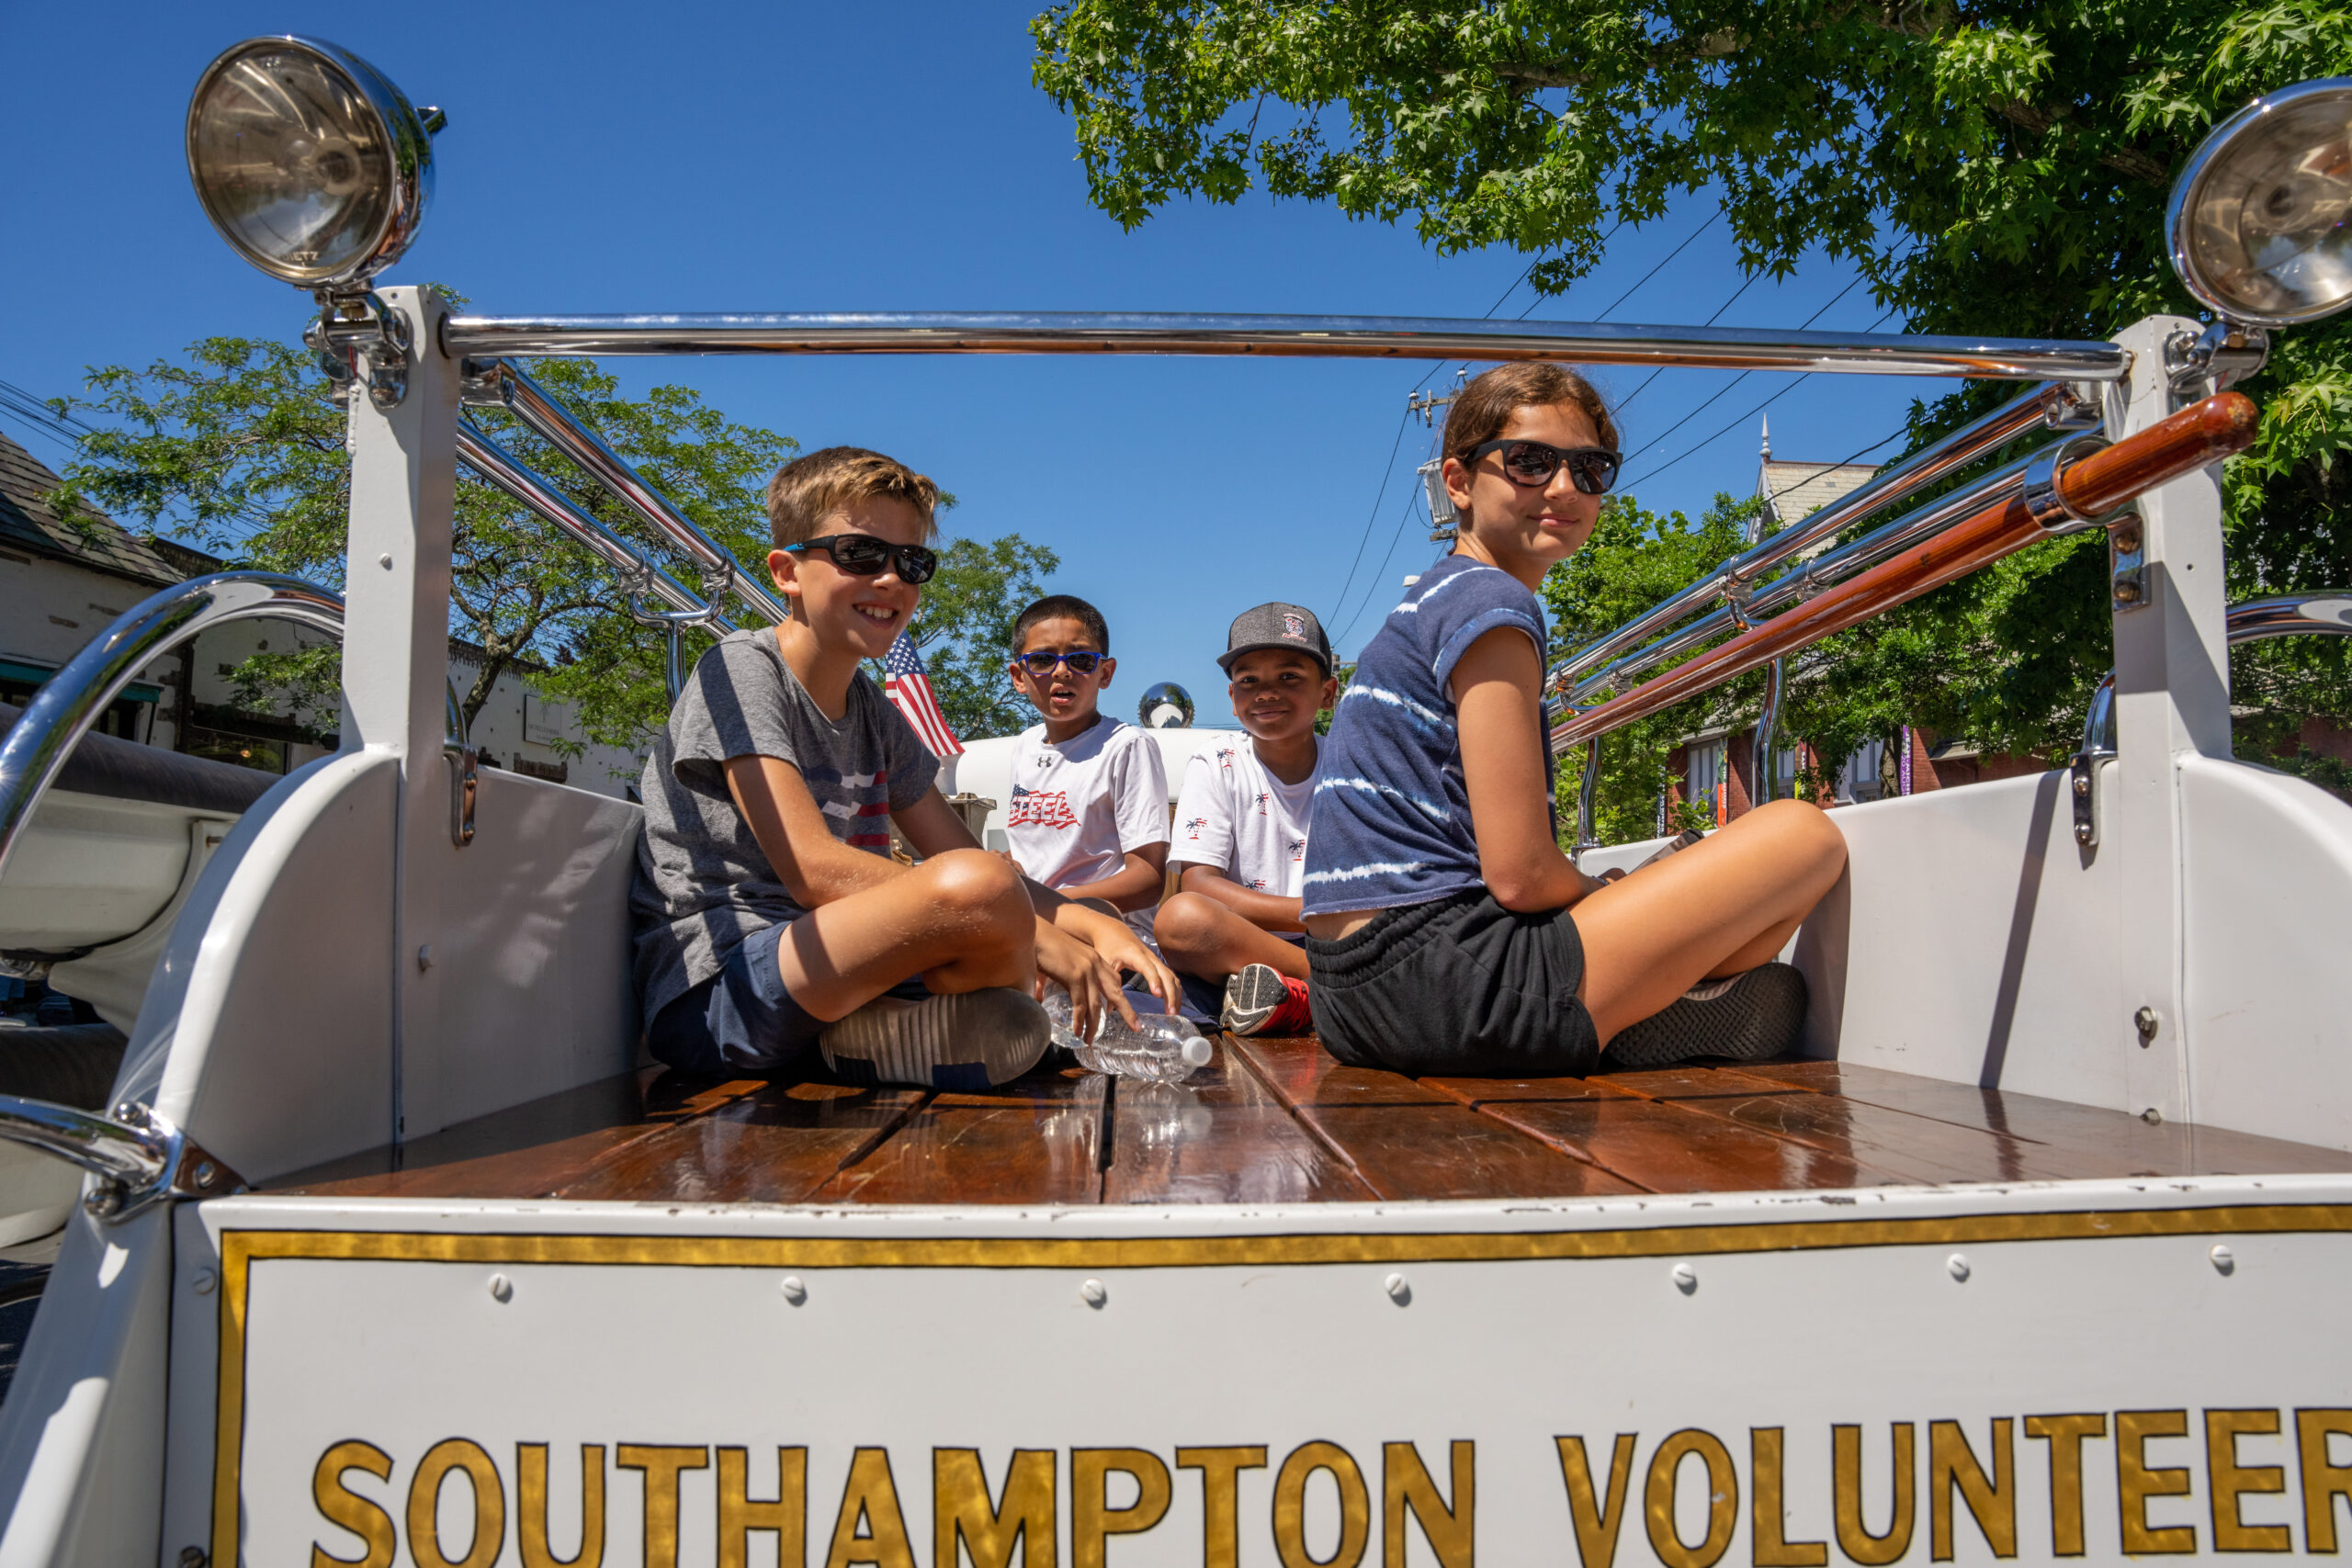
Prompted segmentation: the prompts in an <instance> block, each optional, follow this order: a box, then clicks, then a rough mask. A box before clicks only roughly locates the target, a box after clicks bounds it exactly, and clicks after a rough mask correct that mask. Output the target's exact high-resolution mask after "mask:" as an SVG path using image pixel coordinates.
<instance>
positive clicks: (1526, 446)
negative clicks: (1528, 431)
mask: <svg viewBox="0 0 2352 1568" xmlns="http://www.w3.org/2000/svg"><path fill="white" fill-rule="evenodd" d="M1489 452H1500V453H1501V454H1502V455H1503V472H1504V473H1505V474H1506V475H1508V476H1509V477H1510V481H1511V483H1513V484H1519V485H1529V486H1533V485H1547V484H1550V483H1551V482H1552V476H1553V475H1554V474H1556V473H1558V472H1559V471H1560V466H1561V465H1562V464H1564V463H1565V464H1566V465H1567V469H1568V479H1569V481H1570V482H1571V483H1573V484H1574V485H1575V486H1576V487H1577V489H1578V490H1580V491H1583V492H1584V493H1585V494H1587V495H1605V494H1607V493H1608V491H1609V487H1610V486H1611V485H1613V484H1615V483H1616V482H1617V465H1618V463H1619V462H1620V461H1621V459H1620V458H1619V457H1618V456H1617V454H1616V453H1614V452H1611V451H1609V450H1608V449H1606V448H1605V447H1600V446H1552V445H1550V444H1549V443H1547V442H1543V441H1530V440H1528V439H1527V438H1526V437H1524V436H1517V435H1515V436H1511V437H1510V438H1508V439H1506V440H1502V441H1489V442H1487V443H1485V444H1484V445H1482V446H1473V447H1472V448H1470V460H1471V461H1472V462H1474V463H1475V462H1476V461H1477V460H1478V459H1479V458H1481V457H1485V456H1486V455H1487V453H1489Z"/></svg>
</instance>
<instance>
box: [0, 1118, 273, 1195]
mask: <svg viewBox="0 0 2352 1568" xmlns="http://www.w3.org/2000/svg"><path fill="white" fill-rule="evenodd" d="M0 1140H6V1142H9V1143H13V1144H22V1145H26V1146H27V1147H28V1148H35V1149H39V1150H40V1152H42V1153H43V1154H49V1155H54V1156H57V1157H58V1158H60V1159H62V1160H65V1161H67V1162H68V1163H70V1164H73V1165H76V1166H79V1167H81V1168H82V1169H83V1170H85V1171H86V1172H88V1173H89V1175H90V1177H91V1181H90V1185H89V1189H88V1190H86V1191H85V1192H84V1193H83V1195H82V1207H83V1208H85V1209H86V1210H88V1211H89V1212H90V1213H92V1214H94V1215H96V1217H97V1218H99V1219H102V1220H106V1221H108V1222H110V1223H119V1222H120V1221H123V1220H127V1219H129V1218H130V1217H131V1216H132V1215H133V1214H136V1213H140V1212H141V1210H144V1209H147V1208H149V1207H151V1206H152V1205H153V1204H155V1203H158V1202H161V1201H163V1200H164V1199H166V1198H223V1197H226V1196H228V1195H229V1194H230V1193H232V1192H241V1191H243V1190H244V1188H245V1185H246V1183H245V1179H244V1178H243V1177H241V1176H239V1175H238V1174H237V1173H236V1172H235V1171H233V1170H232V1169H230V1168H229V1167H228V1166H227V1165H226V1164H225V1163H224V1162H222V1161H220V1160H219V1159H216V1158H214V1157H213V1156H211V1155H210V1154H208V1153H207V1152H206V1151H205V1150H204V1149H203V1148H202V1147H200V1146H199V1145H198V1144H197V1142H196V1140H195V1139H193V1138H191V1137H189V1136H188V1135H187V1134H185V1133H183V1132H181V1131H180V1130H179V1129H178V1128H177V1127H175V1126H173V1125H172V1124H171V1122H167V1121H165V1120H164V1118H163V1117H161V1116H159V1115H157V1114H156V1113H155V1112H154V1111H152V1110H150V1109H149V1108H148V1107H146V1106H144V1105H140V1104H137V1103H135V1102H132V1101H125V1102H124V1103H122V1104H120V1105H118V1106H116V1107H115V1108H114V1111H113V1112H112V1113H111V1114H109V1115H106V1116H100V1115H98V1114H96V1112H94V1111H82V1110H78V1109H76V1108H74V1106H70V1105H58V1104H54V1103H52V1102H51V1101H49V1100H28V1099H26V1098H23V1097H22V1096H18V1095H13V1094H0Z"/></svg>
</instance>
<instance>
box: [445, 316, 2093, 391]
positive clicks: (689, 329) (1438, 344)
mask: <svg viewBox="0 0 2352 1568" xmlns="http://www.w3.org/2000/svg"><path fill="white" fill-rule="evenodd" d="M441 342H442V346H443V347H444V349H446V350H447V352H448V353H450V354H455V355H481V356H491V355H564V354H593V355H629V354H1205V355H1301V356H1312V357H1315V358H1320V359H1347V358H1363V359H1466V360H1512V359H1562V360H1574V361H1577V362H1578V363H1580V364H1586V365H1637V366H1654V365H1686V366H1696V367H1702V368H1708V369H1731V370H1794V371H1831V372H1846V373H1851V374H1856V375H1866V376H1966V377H1980V378H1993V379H2006V380H2018V381H2026V380H2065V381H2120V380H2121V379H2122V378H2124V376H2125V375H2126V374H2128V373H2129V370H2130V366H2131V356H2130V355H2127V354H2126V353H2125V352H2124V351H2123V350H2122V349H2120V348H2119V347H2117V346H2116V345H2115V344H2111V343H2078V342H2071V341H2063V340H2049V341H2044V340H2039V339H2031V338H1962V337H1905V336H1903V335H1901V334H1899V333H1814V332H1775V331H1770V330H1759V329H1750V328H1740V327H1680V326H1636V325H1617V324H1615V323H1611V322H1600V321H1485V320H1480V321H1464V320H1458V319H1453V320H1449V319H1446V318H1442V317H1412V316H1237V315H1176V314H1159V313H1144V312H1120V311H1108V312H1080V311H1070V312H1064V311H1043V312H1036V313H1030V312H1024V311H1011V310H1005V311H997V310H970V311H957V310H949V311H834V312H812V313H808V314H793V313H763V312H746V313H742V314H717V315H609V316H485V315H461V316H451V317H449V318H448V319H447V321H445V322H444V323H443V325H442V329H441Z"/></svg>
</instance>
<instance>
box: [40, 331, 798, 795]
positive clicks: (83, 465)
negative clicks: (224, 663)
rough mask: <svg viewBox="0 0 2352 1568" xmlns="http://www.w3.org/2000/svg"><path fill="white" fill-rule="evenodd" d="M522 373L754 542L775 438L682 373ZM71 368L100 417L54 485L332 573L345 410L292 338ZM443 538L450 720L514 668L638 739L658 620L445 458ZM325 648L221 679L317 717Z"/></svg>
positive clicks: (603, 514)
mask: <svg viewBox="0 0 2352 1568" xmlns="http://www.w3.org/2000/svg"><path fill="white" fill-rule="evenodd" d="M533 374H534V375H535V376H536V377H537V378H538V379H539V380H540V381H541V383H542V384H544V385H545V386H547V388H548V389H549V390H550V391H552V392H553V393H555V394H556V396H557V397H559V398H560V399H561V400H562V401H563V402H564V404H565V405H566V406H567V407H569V408H570V409H571V411H572V412H574V413H575V414H577V415H578V416H579V417H580V418H581V419H582V421H583V422H584V423H587V424H588V425H589V426H590V428H592V429H594V431H595V432H596V433H597V434H599V435H601V436H603V437H604V439H605V441H606V442H607V443H609V444H610V445H611V446H612V447H613V448H614V449H615V450H616V451H617V452H619V453H620V454H621V456H622V457H626V458H628V460H629V461H630V462H631V463H633V464H635V465H636V466H637V468H638V469H639V471H640V472H641V473H643V474H644V475H645V476H646V478H647V479H649V480H650V481H651V482H652V484H653V485H654V487H655V488H656V489H658V490H659V491H662V494H663V495H665V496H667V497H668V498H669V499H670V500H671V502H673V504H674V505H676V506H677V508H678V509H679V510H680V511H681V512H683V513H685V514H686V515H687V516H688V517H690V518H691V519H693V520H694V522H695V525H697V526H699V527H701V528H702V529H704V530H705V531H706V532H707V533H708V534H710V535H711V536H713V537H714V538H716V539H718V541H719V542H720V543H721V544H722V545H725V546H726V547H728V548H729V549H731V550H733V551H735V553H736V554H737V556H738V557H739V558H741V559H744V560H747V561H751V562H754V563H756V562H758V561H760V560H761V559H763V558H764V556H765V554H766V539H765V529H764V520H765V513H764V510H763V498H762V489H763V486H764V485H765V483H766V481H767V479H768V476H769V475H770V474H772V473H774V472H775V468H776V465H777V464H778V462H780V461H781V460H782V458H783V457H784V456H785V455H786V453H788V452H790V451H791V450H793V443H792V442H790V441H789V440H787V439H786V438H785V437H783V436H780V435H777V434H775V433H773V432H770V431H765V430H760V429H756V428H753V427H751V426H746V425H740V424H734V423H729V421H728V420H727V419H726V418H725V416H724V415H722V414H721V413H719V412H718V410H716V409H713V408H710V407H709V406H707V404H705V403H704V402H703V401H702V400H701V398H700V397H699V396H698V395H697V394H696V393H695V392H694V391H693V390H692V389H688V388H684V387H656V388H655V389H652V391H650V393H648V394H647V395H646V396H645V397H644V398H642V399H627V398H623V397H621V396H620V391H619V385H618V383H617V382H616V380H615V378H613V377H611V376H609V375H606V374H605V372H603V371H601V370H600V369H598V368H597V367H596V366H595V364H594V362H593V361H590V360H577V359H558V360H546V361H542V362H540V363H538V364H537V365H536V366H534V367H533ZM89 385H90V390H91V394H92V395H91V396H90V397H89V398H88V399H85V400H62V401H61V407H62V408H67V407H70V408H78V410H79V411H80V412H82V413H83V414H84V416H85V418H86V419H88V420H89V422H90V423H94V424H97V425H99V426H100V427H101V428H100V429H99V430H98V432H97V433H96V434H93V435H90V436H88V437H87V438H85V441H84V443H83V447H82V452H81V455H80V457H79V458H78V460H77V461H75V462H74V464H73V465H71V466H70V467H69V468H67V469H66V471H65V474H64V479H65V483H64V486H63V489H62V495H64V496H67V497H72V498H76V499H86V500H87V501H88V502H91V503H92V504H94V505H96V506H97V507H99V508H101V509H102V510H105V511H107V512H110V513H116V514H118V515H122V516H127V517H128V516H135V517H137V518H139V519H141V521H143V522H144V523H145V524H146V525H148V526H149V527H151V528H168V529H170V530H172V531H174V532H175V533H177V534H178V535H180V536H183V537H186V538H187V539H189V540H190V542H192V543H195V544H198V545H199V546H201V547H204V548H206V549H208V550H210V551H213V552H214V553H216V554H220V555H222V556H224V557H226V558H229V559H230V560H231V561H232V564H235V565H238V566H247V567H254V568H260V569H263V570H271V571H283V572H288V573H291V574H293V575H295V576H299V577H306V578H309V579H311V581H317V582H322V583H324V584H326V585H327V586H330V587H340V586H341V585H342V581H343V575H344V566H345V554H344V536H345V519H346V515H347V513H348V508H349V504H350V485H351V462H350V456H349V454H348V452H346V451H345V446H344V434H345V424H346V420H345V414H344V411H343V409H342V408H341V407H340V406H339V405H338V404H337V403H336V402H335V401H334V397H333V395H332V390H331V388H330V384H329V383H328V382H327V381H326V379H325V378H323V377H322V375H321V374H320V373H319V369H318V367H317V364H316V363H315V361H314V360H313V359H312V358H311V356H310V355H307V354H305V353H304V352H303V351H302V350H301V349H300V348H298V347H294V346H290V345H288V344H281V343H273V342H269V341H266V340H263V339H255V338H208V339H206V340H204V341H203V342H200V343H198V344H194V345H192V346H191V347H190V348H189V349H188V350H187V353H186V354H185V355H183V356H181V357H180V358H178V359H164V360H158V361H156V362H155V363H154V364H153V365H151V366H149V367H147V368H146V369H145V370H134V369H131V368H130V367H125V366H110V367H106V368H104V369H100V370H96V371H94V372H92V373H91V376H90V378H89ZM472 412H473V416H474V417H475V418H476V419H477V421H478V422H479V423H481V424H483V426H484V427H485V428H486V429H488V430H489V432H490V434H492V436H494V437H495V438H497V439H498V440H499V441H500V442H501V443H502V444H503V445H504V446H506V447H507V449H508V450H510V451H512V452H514V453H515V455H516V456H517V457H521V458H522V459H523V460H524V461H525V462H526V463H527V464H529V465H530V466H531V467H533V468H537V470H538V471H539V472H540V473H541V474H543V475H545V476H546V477H547V478H548V479H551V480H553V481H554V482H555V484H556V485H557V487H558V488H559V489H560V490H562V491H564V493H565V494H567V495H568V496H569V497H570V498H571V501H572V502H573V503H574V504H575V505H577V506H579V507H580V508H581V509H582V511H585V512H588V513H592V514H594V515H595V516H597V517H599V518H600V519H602V520H603V521H604V522H605V525H607V526H609V527H611V528H613V529H615V530H616V532H618V533H620V534H622V535H624V536H629V537H633V538H635V539H637V540H638V541H639V543H640V544H642V545H648V546H650V549H651V553H652V554H653V556H654V557H655V558H657V559H662V558H666V551H665V549H664V548H663V547H662V546H661V545H659V544H657V543H655V542H654V541H652V540H651V539H650V537H649V536H650V529H648V528H647V527H646V526H645V525H643V524H642V523H641V522H640V521H639V519H637V518H636V517H635V515H634V514H633V513H628V511H627V509H626V508H624V507H623V506H622V505H621V504H620V503H619V502H616V501H615V500H613V499H612V498H611V497H610V496H608V495H606V494H605V492H604V491H602V490H600V489H599V488H598V487H596V486H595V485H594V484H593V483H591V482H590V481H589V480H588V479H586V477H585V476H584V475H582V473H581V472H580V471H579V470H578V469H576V468H572V467H571V465H570V464H569V463H568V462H567V461H566V460H564V459H563V458H561V457H559V456H558V455H557V454H556V453H555V452H554V451H553V450H552V449H551V448H549V447H548V446H547V444H546V443H545V442H543V441H541V440H539V439H538V438H537V436H535V435H533V434H531V433H530V432H529V431H527V430H526V429H525V428H524V427H523V426H522V425H521V424H520V423H517V422H515V420H514V419H513V418H512V417H511V416H509V415H507V414H505V413H504V412H503V411H493V410H475V411H472ZM453 556H454V570H453V574H452V580H451V587H450V604H449V624H450V631H451V633H452V635H454V636H457V637H462V638H464V639H466V640H467V641H469V642H471V643H473V644H474V645H475V646H477V647H478V648H480V649H481V650H482V652H483V655H484V658H483V660H482V664H481V669H480V671H478V672H477V674H476V676H475V679H474V682H473V684H472V686H471V687H470V688H469V690H468V691H466V692H464V693H461V694H460V700H461V701H462V703H463V704H464V706H465V709H466V714H467V716H468V718H469V719H470V718H471V717H472V716H474V715H475V714H477V713H479V712H480V711H481V705H482V704H483V703H484V702H485V701H487V700H488V698H489V696H490V693H491V690H492V686H493V684H494V683H495V682H497V680H498V678H499V677H500V676H501V675H502V674H504V673H507V672H509V671H517V672H520V673H524V674H526V675H527V676H528V677H529V678H530V679H531V680H532V682H533V683H534V684H535V685H537V686H538V687H539V688H540V689H541V690H542V691H543V692H545V693H546V694H548V695H549V696H551V697H554V698H556V699H559V700H565V701H571V702H575V703H577V704H578V705H579V707H578V714H579V720H580V725H581V728H582V732H583V733H584V734H585V735H586V736H587V737H588V738H589V739H594V740H596V741H599V742H603V743H605V744H608V745H613V746H619V747H624V748H628V749H635V748H636V747H638V746H639V745H641V744H642V743H643V738H644V736H645V734H646V732H647V730H648V729H649V728H650V727H651V726H655V725H659V724H660V723H661V722H662V718H663V716H664V715H665V714H666V713H667V711H668V694H667V692H666V690H665V688H664V685H663V682H662V667H663V660H664V654H663V651H662V637H661V634H660V633H659V632H656V631H651V630H648V629H646V628H644V627H640V626H637V625H636V624H635V623H634V622H633V621H631V620H630V619H629V618H628V615H626V614H624V613H622V607H621V605H620V604H618V603H616V599H617V595H616V593H615V592H614V586H613V582H612V580H611V577H610V575H609V574H608V573H607V572H606V571H605V570H604V569H603V567H602V565H601V563H599V562H597V561H596V560H595V559H594V558H593V557H591V556H590V555H589V554H588V553H587V552H586V551H585V550H583V549H582V548H580V547H577V546H575V545H573V544H571V542H570V541H569V540H567V539H564V538H562V537H561V536H559V535H557V534H556V533H555V531H554V530H553V529H552V528H550V527H548V525H545V524H544V523H542V522H540V521H539V520H538V519H537V518H536V517H535V516H533V515H531V514H530V513H527V512H526V511H525V510H524V509H523V508H522V507H521V506H520V505H518V504H517V503H515V502H513V501H511V500H509V499H508V498H507V497H506V496H505V495H504V494H503V492H502V491H496V490H493V489H492V488H491V487H490V486H489V485H487V484H484V483H482V482H481V481H480V480H478V479H474V478H473V477H472V476H471V475H470V473H469V472H468V471H467V470H465V469H464V468H460V469H459V476H458V487H457V502H456V511H455V516H454V522H453ZM684 575H685V576H686V577H687V580H688V581H691V574H684ZM690 636H692V637H695V641H696V648H697V650H698V649H699V648H700V647H702V646H707V637H706V636H705V635H704V634H701V633H693V634H690ZM337 663H338V659H337V656H336V655H335V653H334V650H333V649H322V650H319V651H317V652H316V653H314V654H312V655H310V656H308V657H304V656H294V657H291V658H289V657H287V656H283V655H265V656H262V657H261V658H259V659H256V660H254V661H253V662H252V663H251V664H250V665H248V666H247V667H246V668H245V669H243V670H242V671H240V683H241V685H242V686H243V688H244V690H245V693H246V694H247V697H248V700H252V699H253V698H254V697H256V696H259V695H260V694H261V693H262V692H263V691H264V690H268V689H275V690H276V691H277V693H279V694H281V698H282V699H283V698H290V699H291V700H292V701H293V703H294V704H295V705H296V706H297V708H298V710H307V711H308V713H309V714H310V716H311V722H312V723H313V724H328V725H331V724H332V722H333V719H334V702H335V687H336V679H337V676H336V667H337Z"/></svg>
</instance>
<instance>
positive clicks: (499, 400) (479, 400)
mask: <svg viewBox="0 0 2352 1568" xmlns="http://www.w3.org/2000/svg"><path fill="white" fill-rule="evenodd" d="M444 319H445V320H446V319H447V318H444ZM513 395H514V389H513V387H512V386H511V384H510V383H509V382H508V381H507V379H506V362H505V361H504V360H502V359H461V360H459V361H458V401H459V402H461V403H463V404H464V405H465V406H466V407H468V408H469V409H503V408H504V407H505V406H506V405H507V403H508V401H509V400H511V399H512V397H513Z"/></svg>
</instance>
